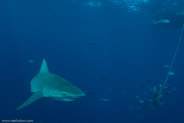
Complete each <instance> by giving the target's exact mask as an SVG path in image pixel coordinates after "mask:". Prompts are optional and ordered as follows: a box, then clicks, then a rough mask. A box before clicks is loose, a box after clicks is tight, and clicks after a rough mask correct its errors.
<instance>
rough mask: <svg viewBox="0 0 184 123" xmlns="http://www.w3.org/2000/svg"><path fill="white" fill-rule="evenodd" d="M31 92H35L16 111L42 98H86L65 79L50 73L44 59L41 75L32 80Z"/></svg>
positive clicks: (71, 99) (63, 99) (61, 99)
mask: <svg viewBox="0 0 184 123" xmlns="http://www.w3.org/2000/svg"><path fill="white" fill-rule="evenodd" d="M31 92H34V93H33V94H32V96H31V97H30V98H28V99H27V100H26V101H25V102H24V103H23V104H22V105H20V106H19V107H18V108H17V109H16V110H20V109H22V108H24V107H26V106H28V105H29V104H31V103H33V102H35V101H36V100H38V99H40V98H41V97H48V98H53V99H55V100H59V101H74V100H75V99H76V98H79V97H82V96H85V93H84V92H83V91H82V90H81V89H79V88H78V87H76V86H75V85H73V84H71V83H70V82H69V81H67V80H65V79H64V78H61V77H59V76H58V75H55V74H53V73H51V72H49V70H48V67H47V63H46V61H45V59H43V62H42V65H41V68H40V71H39V73H38V74H37V75H36V76H34V77H33V79H32V80H31Z"/></svg>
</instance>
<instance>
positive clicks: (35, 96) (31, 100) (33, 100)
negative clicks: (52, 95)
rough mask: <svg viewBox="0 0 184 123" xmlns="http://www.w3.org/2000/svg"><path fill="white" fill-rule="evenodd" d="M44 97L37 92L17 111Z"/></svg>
mask: <svg viewBox="0 0 184 123" xmlns="http://www.w3.org/2000/svg"><path fill="white" fill-rule="evenodd" d="M41 97H42V94H41V92H36V93H34V94H32V96H31V97H30V98H29V99H27V100H26V101H25V102H24V103H23V104H22V105H20V106H19V107H18V108H17V109H16V110H20V109H22V108H24V107H26V106H28V105H29V104H31V103H33V102H35V101H36V100H38V99H40V98H41Z"/></svg>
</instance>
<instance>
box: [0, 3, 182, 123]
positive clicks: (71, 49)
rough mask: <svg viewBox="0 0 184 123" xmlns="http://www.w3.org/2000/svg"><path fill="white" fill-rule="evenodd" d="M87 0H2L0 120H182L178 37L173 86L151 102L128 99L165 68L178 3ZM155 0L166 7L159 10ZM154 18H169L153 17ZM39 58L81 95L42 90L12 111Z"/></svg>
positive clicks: (177, 26) (156, 81) (176, 30)
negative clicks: (143, 105) (90, 0)
mask: <svg viewBox="0 0 184 123" xmlns="http://www.w3.org/2000/svg"><path fill="white" fill-rule="evenodd" d="M86 1H87V0H86ZM86 1H84V0H83V1H82V0H81V1H79V0H78V1H77V0H76V1H72V0H31V1H26V0H16V1H11V0H2V1H1V2H0V70H1V72H0V97H1V99H0V120H1V122H3V121H2V120H15V119H18V120H19V119H22V120H33V121H34V123H102V122H104V123H162V122H164V123H184V117H183V114H184V105H183V104H184V98H183V93H184V89H183V86H184V84H183V81H184V78H183V73H184V64H183V63H184V55H183V52H184V38H183V40H182V43H181V45H180V47H179V51H178V54H177V56H176V60H175V63H174V66H173V69H172V72H174V75H173V76H169V81H168V83H169V85H170V86H171V87H172V88H175V89H173V91H172V93H171V94H169V95H168V96H165V97H164V98H163V104H162V105H161V106H156V107H155V108H154V109H151V110H150V109H136V108H135V106H134V104H135V102H136V101H137V100H136V96H140V97H144V96H145V97H146V92H147V91H148V90H149V88H150V87H153V86H158V85H160V84H162V83H163V81H164V79H165V77H166V75H167V72H168V69H167V68H164V65H170V64H171V61H172V58H173V56H174V52H175V49H176V46H177V43H178V40H179V37H180V36H181V35H182V34H181V24H183V23H182V20H183V16H182V15H181V16H177V17H176V15H173V13H175V11H176V10H177V9H176V6H175V5H173V3H172V2H171V3H168V4H158V3H159V2H163V3H165V2H166V1H164V0H160V1H159V0H157V1H155V2H153V1H150V3H149V5H145V6H143V5H142V6H140V9H139V10H136V11H135V10H130V9H129V8H128V7H125V5H124V4H123V5H122V6H117V5H115V4H112V3H111V2H107V1H101V2H102V5H101V6H100V7H98V6H97V7H92V6H85V5H84V4H83V3H84V2H86ZM177 2H178V3H182V2H181V1H179V0H178V1H177ZM161 5H165V6H166V5H167V6H166V8H167V9H168V11H167V10H166V11H164V12H159V9H163V6H161ZM171 5H173V6H175V8H172V7H173V6H171ZM178 6H179V5H178ZM179 7H180V6H179ZM153 8H154V9H153ZM155 8H156V9H155ZM156 10H157V11H156ZM159 18H167V19H170V20H171V23H169V24H165V25H164V24H163V25H162V24H160V25H152V20H154V19H159ZM183 35H184V34H183ZM43 58H45V59H46V60H47V62H48V67H49V70H50V71H51V72H53V73H55V74H57V75H59V76H62V77H63V78H65V79H67V80H69V81H70V82H71V83H72V84H74V85H76V86H77V87H79V88H81V89H82V90H83V91H84V92H85V93H86V96H85V97H83V98H80V99H77V100H76V101H74V102H60V101H55V100H50V99H47V98H42V99H40V100H38V101H37V102H35V103H33V104H31V105H30V106H28V107H26V108H24V109H22V110H20V111H16V110H15V109H16V108H17V107H18V106H19V105H20V104H21V103H23V102H24V101H25V100H26V99H27V98H28V97H29V96H30V95H31V94H32V93H31V92H30V81H31V79H32V77H33V76H34V75H36V74H37V73H38V71H39V68H40V65H41V62H42V59H43ZM102 99H108V101H104V100H102Z"/></svg>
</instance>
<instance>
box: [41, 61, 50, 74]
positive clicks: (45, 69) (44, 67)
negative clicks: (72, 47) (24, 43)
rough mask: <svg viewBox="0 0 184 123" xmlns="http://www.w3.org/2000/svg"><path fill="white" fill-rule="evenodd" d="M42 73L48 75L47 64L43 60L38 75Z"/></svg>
mask: <svg viewBox="0 0 184 123" xmlns="http://www.w3.org/2000/svg"><path fill="white" fill-rule="evenodd" d="M44 73H49V69H48V67H47V62H46V60H45V59H43V61H42V65H41V68H40V72H39V74H44Z"/></svg>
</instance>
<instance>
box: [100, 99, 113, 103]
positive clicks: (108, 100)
mask: <svg viewBox="0 0 184 123" xmlns="http://www.w3.org/2000/svg"><path fill="white" fill-rule="evenodd" d="M100 100H101V101H104V102H110V101H111V99H106V98H101V99H100Z"/></svg>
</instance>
